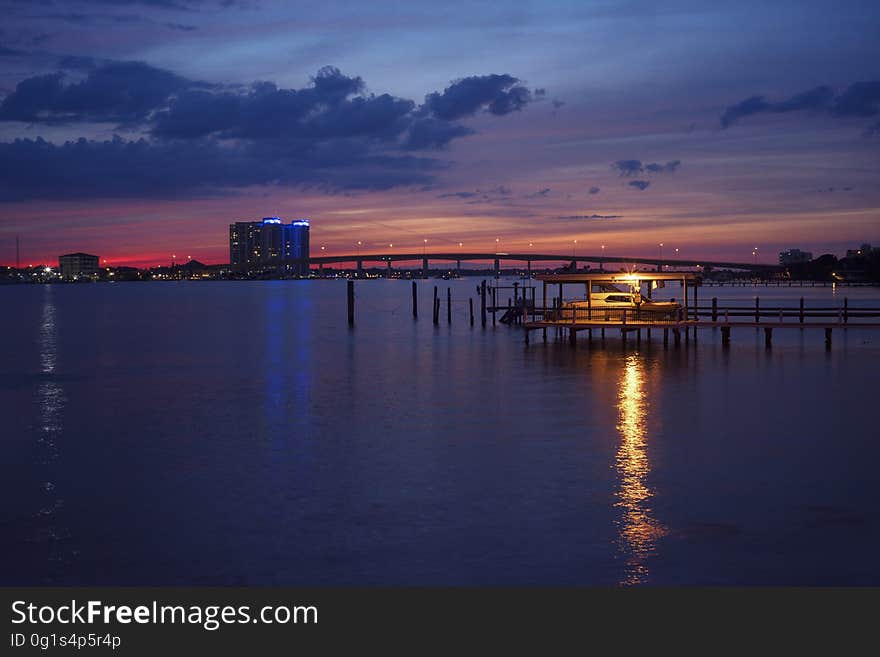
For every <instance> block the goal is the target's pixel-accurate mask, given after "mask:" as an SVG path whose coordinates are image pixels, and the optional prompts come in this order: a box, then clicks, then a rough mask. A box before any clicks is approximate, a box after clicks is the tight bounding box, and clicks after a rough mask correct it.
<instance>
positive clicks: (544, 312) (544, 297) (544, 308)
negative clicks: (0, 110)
mask: <svg viewBox="0 0 880 657" xmlns="http://www.w3.org/2000/svg"><path fill="white" fill-rule="evenodd" d="M542 282H543V290H544V291H543V293H542V296H541V319H542V320H543V321H547V281H542ZM543 334H544V342H547V329H546V328H545V329H544V330H543Z"/></svg>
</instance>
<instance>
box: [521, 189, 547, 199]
mask: <svg viewBox="0 0 880 657" xmlns="http://www.w3.org/2000/svg"><path fill="white" fill-rule="evenodd" d="M549 195H550V188H549V187H545V188H544V189H539V190H538V191H536V192H532V193H531V194H523V198H547V197H548V196H549Z"/></svg>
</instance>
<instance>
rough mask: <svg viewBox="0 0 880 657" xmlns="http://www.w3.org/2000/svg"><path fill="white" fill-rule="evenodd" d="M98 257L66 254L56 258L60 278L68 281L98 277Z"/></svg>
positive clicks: (85, 254) (83, 254)
mask: <svg viewBox="0 0 880 657" xmlns="http://www.w3.org/2000/svg"><path fill="white" fill-rule="evenodd" d="M98 260H99V258H98V256H96V255H90V254H88V253H68V254H67V255H62V256H58V265H59V266H60V267H61V277H62V278H68V279H75V278H95V277H96V276H97V275H98Z"/></svg>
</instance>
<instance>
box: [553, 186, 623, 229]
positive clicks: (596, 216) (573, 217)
mask: <svg viewBox="0 0 880 657" xmlns="http://www.w3.org/2000/svg"><path fill="white" fill-rule="evenodd" d="M630 184H632V183H630ZM555 218H556V219H560V220H563V221H580V220H587V219H623V215H621V214H569V215H563V216H559V217H555Z"/></svg>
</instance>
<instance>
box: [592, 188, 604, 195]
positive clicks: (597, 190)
mask: <svg viewBox="0 0 880 657" xmlns="http://www.w3.org/2000/svg"><path fill="white" fill-rule="evenodd" d="M601 191H602V190H601V189H600V188H598V187H590V190H589V193H590V194H598V193H599V192H601Z"/></svg>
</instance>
